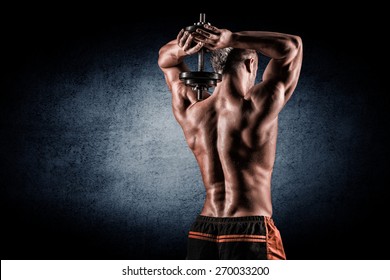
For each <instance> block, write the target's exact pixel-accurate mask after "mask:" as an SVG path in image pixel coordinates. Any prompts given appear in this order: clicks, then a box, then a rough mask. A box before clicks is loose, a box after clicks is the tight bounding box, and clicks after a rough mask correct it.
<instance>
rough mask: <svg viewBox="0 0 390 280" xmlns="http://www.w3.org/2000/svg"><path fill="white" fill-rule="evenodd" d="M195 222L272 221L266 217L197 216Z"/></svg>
mask: <svg viewBox="0 0 390 280" xmlns="http://www.w3.org/2000/svg"><path fill="white" fill-rule="evenodd" d="M196 221H198V222H207V223H234V222H259V221H260V222H264V221H272V218H271V217H268V216H243V217H210V216H203V215H198V217H197V218H196Z"/></svg>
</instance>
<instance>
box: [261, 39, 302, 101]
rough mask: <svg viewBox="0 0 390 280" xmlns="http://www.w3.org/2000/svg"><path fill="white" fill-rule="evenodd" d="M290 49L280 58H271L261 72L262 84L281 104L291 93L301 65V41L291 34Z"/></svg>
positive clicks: (295, 84) (296, 82)
mask: <svg viewBox="0 0 390 280" xmlns="http://www.w3.org/2000/svg"><path fill="white" fill-rule="evenodd" d="M290 45H291V46H290V51H289V52H288V54H287V55H286V56H285V57H283V58H281V59H274V58H273V59H271V60H270V62H269V63H268V65H267V67H266V69H265V70H264V73H263V83H264V86H265V87H266V88H267V89H268V90H269V91H271V94H272V95H274V96H273V98H274V99H277V100H279V101H282V102H280V103H281V104H282V106H283V105H285V104H286V103H287V101H288V100H289V99H290V97H291V95H292V94H293V92H294V90H295V88H296V86H297V84H298V79H299V75H300V71H301V66H302V41H301V38H300V37H298V36H293V37H292V40H291V42H290Z"/></svg>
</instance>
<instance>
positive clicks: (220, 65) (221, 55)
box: [210, 48, 256, 74]
mask: <svg viewBox="0 0 390 280" xmlns="http://www.w3.org/2000/svg"><path fill="white" fill-rule="evenodd" d="M253 54H256V51H255V50H251V49H235V48H224V49H217V50H214V51H212V52H211V57H210V60H211V65H212V66H213V69H214V71H215V72H217V73H219V74H225V73H231V72H233V71H235V70H236V68H237V65H238V64H239V63H240V62H242V61H244V60H245V59H248V58H249V57H250V56H251V55H253Z"/></svg>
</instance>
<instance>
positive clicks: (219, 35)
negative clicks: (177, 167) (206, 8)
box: [159, 26, 302, 217]
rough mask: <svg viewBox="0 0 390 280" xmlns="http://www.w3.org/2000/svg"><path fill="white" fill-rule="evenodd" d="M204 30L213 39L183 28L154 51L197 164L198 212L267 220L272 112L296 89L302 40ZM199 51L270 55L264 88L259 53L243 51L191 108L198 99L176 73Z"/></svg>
mask: <svg viewBox="0 0 390 280" xmlns="http://www.w3.org/2000/svg"><path fill="white" fill-rule="evenodd" d="M204 27H206V26H204ZM207 29H209V30H211V31H212V33H209V32H207V31H205V30H203V29H200V30H197V31H196V32H195V33H196V34H195V35H193V34H189V33H187V32H184V31H183V30H181V31H180V32H179V34H178V36H177V39H176V40H172V41H170V42H169V43H167V44H166V45H164V46H163V47H162V48H161V49H160V51H159V66H160V68H161V70H162V71H163V72H164V76H165V80H166V82H167V85H168V87H169V89H170V91H171V93H172V105H173V112H174V115H175V117H176V119H177V121H178V122H179V124H180V125H181V127H182V129H183V132H184V135H185V138H186V140H187V143H188V146H189V147H190V149H191V150H192V151H193V153H194V155H195V157H196V160H197V161H198V164H199V168H200V171H201V174H202V179H203V183H204V186H205V189H206V200H205V203H204V207H203V209H202V212H201V214H202V215H205V216H212V217H239V216H253V215H263V216H269V217H271V216H272V202H271V175H272V170H273V165H274V161H275V151H276V139H277V129H278V114H279V112H280V111H281V110H282V108H283V106H284V105H285V104H286V103H287V101H288V100H289V98H290V97H291V95H292V93H293V91H294V90H295V87H296V85H297V83H298V78H299V73H300V69H301V64H302V41H301V39H300V38H299V37H298V36H294V35H289V34H283V33H277V32H266V31H241V32H235V33H232V32H231V31H229V30H227V29H218V28H216V27H213V26H207ZM193 41H195V42H196V43H197V44H196V45H195V47H192V45H191V43H192V42H193ZM202 47H206V48H208V49H209V50H216V49H223V48H227V47H231V48H233V49H234V48H235V49H239V50H256V51H258V52H260V53H262V54H263V55H265V56H267V57H269V58H270V60H269V63H268V65H267V66H266V68H265V70H264V72H263V76H262V82H261V83H258V84H255V80H256V74H257V70H258V68H257V65H258V60H257V55H254V54H253V52H246V51H243V52H242V51H241V53H245V56H242V57H240V58H239V60H238V61H237V62H236V64H235V67H232V68H230V70H227V71H226V72H224V75H223V77H222V81H221V82H220V83H218V85H217V86H216V88H215V90H214V92H213V94H212V95H208V94H206V93H204V97H206V98H205V100H202V101H200V102H197V100H196V93H195V92H194V91H192V90H191V89H190V88H189V87H187V86H185V85H184V83H183V82H182V81H180V79H179V74H180V73H181V72H183V71H189V69H188V67H187V66H186V64H185V63H184V61H183V60H184V58H185V57H186V56H188V55H191V54H193V53H195V52H197V51H198V50H199V49H200V48H202ZM232 57H234V55H232ZM232 59H233V58H232ZM233 60H234V59H233ZM225 62H226V63H227V60H226V61H225ZM229 63H230V62H229ZM225 70H226V69H225ZM205 95H207V96H205Z"/></svg>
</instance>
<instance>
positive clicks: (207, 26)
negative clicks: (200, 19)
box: [203, 24, 221, 34]
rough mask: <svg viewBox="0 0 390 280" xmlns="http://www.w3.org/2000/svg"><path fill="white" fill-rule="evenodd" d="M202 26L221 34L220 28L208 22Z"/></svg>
mask: <svg viewBox="0 0 390 280" xmlns="http://www.w3.org/2000/svg"><path fill="white" fill-rule="evenodd" d="M203 27H204V28H206V29H208V30H210V31H211V32H212V33H214V34H221V30H220V29H218V28H216V27H215V26H212V25H210V24H205V25H203Z"/></svg>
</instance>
